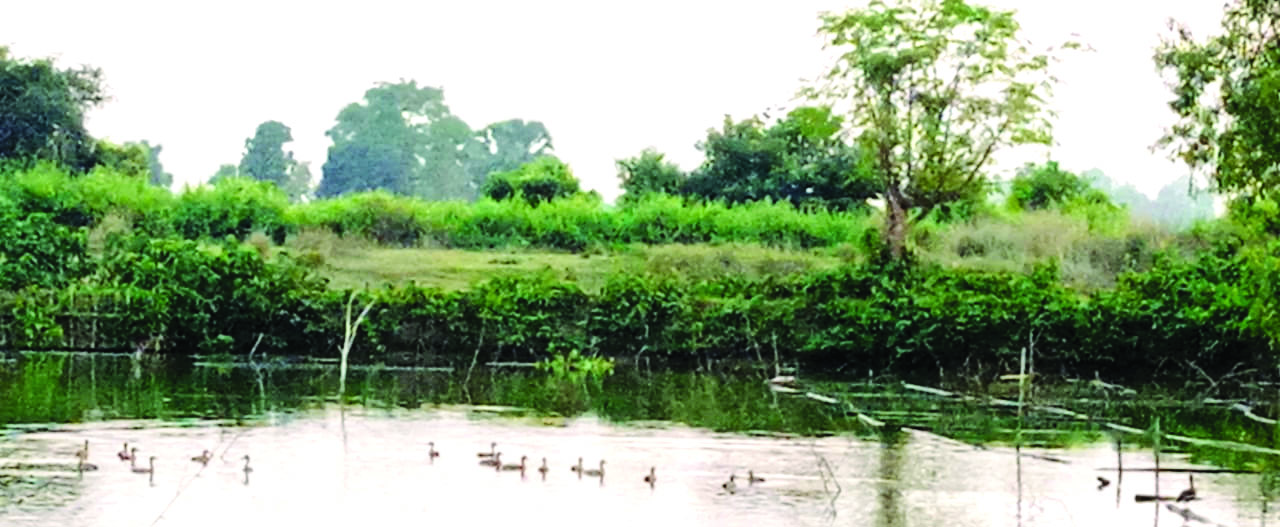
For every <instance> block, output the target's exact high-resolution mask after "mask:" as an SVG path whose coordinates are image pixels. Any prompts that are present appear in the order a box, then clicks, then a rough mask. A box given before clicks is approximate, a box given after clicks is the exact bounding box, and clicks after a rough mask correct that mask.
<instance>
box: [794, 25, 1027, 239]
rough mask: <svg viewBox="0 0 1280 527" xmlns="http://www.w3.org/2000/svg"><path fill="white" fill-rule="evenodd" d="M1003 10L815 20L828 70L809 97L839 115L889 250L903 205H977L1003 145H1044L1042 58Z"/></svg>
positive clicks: (899, 234)
mask: <svg viewBox="0 0 1280 527" xmlns="http://www.w3.org/2000/svg"><path fill="white" fill-rule="evenodd" d="M1018 29H1019V28H1018V23H1017V21H1016V20H1015V19H1014V14H1013V12H1012V11H1000V10H995V9H989V8H986V7H979V6H974V5H970V4H969V3H967V2H965V1H964V0H941V1H938V0H890V1H883V0H872V1H871V2H870V4H869V5H868V6H867V7H865V8H856V9H851V10H849V11H846V12H844V13H840V14H826V15H823V17H822V27H821V29H820V30H819V32H820V33H821V34H822V35H823V36H824V37H825V38H826V40H827V43H828V47H830V48H835V50H836V51H838V53H839V54H838V58H837V59H836V64H835V65H834V66H833V67H832V68H831V69H830V72H829V73H828V74H826V75H825V76H824V77H823V78H822V79H821V81H822V82H821V84H820V85H818V86H817V87H815V88H813V89H810V90H806V92H807V93H808V94H809V95H810V96H812V97H814V98H816V99H819V100H822V101H824V102H826V103H828V104H830V105H833V106H838V107H843V108H848V111H849V114H848V115H849V119H848V121H847V122H846V123H845V125H846V126H847V127H848V131H849V133H851V134H852V135H853V136H855V137H856V138H857V144H858V145H859V146H860V148H862V149H863V151H865V152H867V154H868V156H870V159H872V160H873V161H872V167H873V170H874V173H875V175H876V177H877V178H878V179H879V188H880V189H882V190H883V192H884V197H885V207H886V218H885V220H886V221H885V239H886V241H887V245H888V248H889V254H890V255H891V256H893V257H895V258H897V257H901V256H903V255H904V253H905V247H906V240H907V228H908V224H907V221H908V218H907V212H908V210H909V209H913V208H914V209H920V210H921V211H925V212H927V211H929V210H931V209H933V208H934V207H937V206H939V205H942V204H946V203H950V202H956V201H960V200H974V199H977V198H978V197H979V196H980V195H981V194H982V193H983V192H985V191H986V188H987V186H988V184H987V181H986V174H985V173H984V169H985V168H986V166H987V165H988V163H989V162H990V161H991V157H992V155H993V154H994V153H995V152H996V151H997V150H999V149H1000V148H1002V147H1005V146H1010V145H1019V144H1048V143H1049V142H1050V139H1051V136H1050V131H1049V112H1048V111H1047V108H1046V105H1047V102H1046V100H1047V95H1048V94H1049V89H1050V86H1051V82H1052V77H1050V76H1049V75H1048V74H1047V73H1046V70H1047V68H1048V65H1049V62H1050V57H1049V56H1048V55H1047V54H1039V53H1033V52H1031V51H1030V50H1029V47H1030V45H1029V44H1028V43H1026V42H1025V41H1023V40H1022V39H1021V38H1020V37H1019V35H1018Z"/></svg>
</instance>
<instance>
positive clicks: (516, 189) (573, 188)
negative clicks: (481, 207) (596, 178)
mask: <svg viewBox="0 0 1280 527" xmlns="http://www.w3.org/2000/svg"><path fill="white" fill-rule="evenodd" d="M581 191H582V190H581V189H580V188H579V186H578V178H576V177H573V172H572V171H570V170H569V165H566V164H564V162H562V161H560V160H559V159H557V158H555V157H554V156H542V157H539V158H537V159H534V160H533V161H530V162H528V163H525V164H523V165H520V168H517V169H515V170H512V171H509V172H497V173H494V174H489V177H488V178H487V179H485V182H484V188H482V189H481V193H482V194H484V195H485V196H486V197H488V198H490V199H493V200H496V201H502V200H506V199H522V200H524V201H526V202H528V203H529V204H530V205H533V206H535V207H536V206H538V205H540V204H542V203H545V202H548V201H551V200H553V199H556V198H567V197H569V196H572V195H574V194H577V193H579V192H581Z"/></svg>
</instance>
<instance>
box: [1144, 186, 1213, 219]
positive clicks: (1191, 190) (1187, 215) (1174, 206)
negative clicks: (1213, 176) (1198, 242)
mask: <svg viewBox="0 0 1280 527" xmlns="http://www.w3.org/2000/svg"><path fill="white" fill-rule="evenodd" d="M1151 206H1152V211H1151V212H1152V217H1153V218H1154V219H1155V220H1156V221H1157V222H1159V223H1161V224H1163V225H1165V226H1167V227H1169V228H1171V229H1175V230H1178V229H1185V228H1187V227H1190V226H1191V224H1193V223H1195V222H1196V221H1198V220H1207V219H1210V218H1213V196H1212V195H1210V194H1209V192H1208V191H1207V190H1205V189H1197V188H1195V187H1194V186H1193V182H1192V180H1191V176H1182V177H1180V178H1178V179H1175V180H1173V181H1171V182H1169V184H1168V185H1165V186H1164V187H1161V188H1160V192H1159V193H1157V194H1156V200H1155V202H1153V203H1152V204H1151Z"/></svg>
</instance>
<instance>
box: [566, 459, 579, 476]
mask: <svg viewBox="0 0 1280 527" xmlns="http://www.w3.org/2000/svg"><path fill="white" fill-rule="evenodd" d="M569 472H577V473H578V475H579V476H581V475H582V458H578V464H577V465H574V466H572V467H569Z"/></svg>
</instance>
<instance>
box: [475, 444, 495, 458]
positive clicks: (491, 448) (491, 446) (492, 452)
mask: <svg viewBox="0 0 1280 527" xmlns="http://www.w3.org/2000/svg"><path fill="white" fill-rule="evenodd" d="M496 455H498V443H496V442H495V443H489V451H488V452H480V453H477V454H476V457H489V458H491V457H493V456H496Z"/></svg>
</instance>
